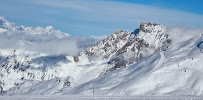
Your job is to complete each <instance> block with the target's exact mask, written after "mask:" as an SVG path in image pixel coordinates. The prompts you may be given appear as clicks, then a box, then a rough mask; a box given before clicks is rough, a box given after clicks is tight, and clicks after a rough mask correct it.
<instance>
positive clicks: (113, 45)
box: [85, 30, 130, 60]
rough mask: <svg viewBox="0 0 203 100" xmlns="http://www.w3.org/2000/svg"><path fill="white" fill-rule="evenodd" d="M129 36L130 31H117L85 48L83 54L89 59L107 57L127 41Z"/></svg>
mask: <svg viewBox="0 0 203 100" xmlns="http://www.w3.org/2000/svg"><path fill="white" fill-rule="evenodd" d="M129 37H130V32H127V31H122V30H121V31H117V32H115V33H114V34H112V35H111V36H109V37H107V38H106V39H104V40H103V41H101V42H100V43H99V44H97V45H96V46H94V47H91V48H89V49H87V50H86V51H85V55H87V56H88V58H89V59H90V60H96V59H95V58H98V57H103V58H105V59H109V58H111V57H112V56H113V55H114V54H115V53H116V52H117V51H118V50H119V49H121V48H122V47H123V46H124V45H125V44H126V43H127V41H128V38H129Z"/></svg>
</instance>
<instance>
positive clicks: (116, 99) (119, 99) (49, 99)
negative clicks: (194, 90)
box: [0, 96, 203, 100]
mask: <svg viewBox="0 0 203 100" xmlns="http://www.w3.org/2000/svg"><path fill="white" fill-rule="evenodd" d="M0 99H2V100H25V99H26V100H27V99H28V100H202V99H203V97H201V96H8V97H7V96H4V97H1V96H0Z"/></svg>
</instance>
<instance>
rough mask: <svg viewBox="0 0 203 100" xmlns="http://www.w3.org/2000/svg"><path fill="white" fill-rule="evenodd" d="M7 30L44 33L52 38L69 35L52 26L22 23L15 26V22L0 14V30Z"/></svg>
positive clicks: (33, 33) (32, 33)
mask: <svg viewBox="0 0 203 100" xmlns="http://www.w3.org/2000/svg"><path fill="white" fill-rule="evenodd" d="M6 30H8V31H22V32H25V33H26V34H30V35H45V36H49V37H53V38H64V37H67V36H70V35H69V34H67V33H64V32H61V31H60V30H55V29H54V28H53V27H52V26H47V27H45V28H44V27H25V26H23V25H20V26H17V25H15V23H12V22H9V21H8V20H6V19H5V18H4V17H1V16H0V32H5V31H6Z"/></svg>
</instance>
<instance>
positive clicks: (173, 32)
mask: <svg viewBox="0 0 203 100" xmlns="http://www.w3.org/2000/svg"><path fill="white" fill-rule="evenodd" d="M166 32H167V33H168V34H169V36H170V37H171V38H172V40H173V41H172V43H173V44H175V43H178V42H182V41H185V40H188V39H190V38H193V37H195V36H198V35H199V36H201V35H202V34H203V28H188V27H168V28H167V29H166Z"/></svg>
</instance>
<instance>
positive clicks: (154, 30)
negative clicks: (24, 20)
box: [0, 18, 203, 96]
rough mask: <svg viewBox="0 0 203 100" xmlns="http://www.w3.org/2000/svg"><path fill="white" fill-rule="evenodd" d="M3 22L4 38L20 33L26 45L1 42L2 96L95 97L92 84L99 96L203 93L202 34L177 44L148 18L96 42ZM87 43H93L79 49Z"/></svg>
mask: <svg viewBox="0 0 203 100" xmlns="http://www.w3.org/2000/svg"><path fill="white" fill-rule="evenodd" d="M0 25H1V26H0V29H1V30H0V36H1V39H2V40H0V41H3V42H4V43H10V42H8V41H11V40H15V39H16V37H17V39H16V41H17V44H21V45H18V47H15V46H14V45H12V44H13V43H15V42H16V41H15V42H11V43H10V44H11V46H10V47H9V46H5V45H3V44H2V42H1V43H0V47H1V48H0V77H1V78H0V91H1V92H0V93H1V94H2V95H92V92H93V88H94V89H95V90H94V92H95V95H116V96H118V95H203V91H202V90H203V87H202V86H201V84H202V82H203V78H202V76H201V74H203V72H202V71H201V69H203V68H202V62H201V59H202V58H203V53H202V52H201V50H202V48H203V47H202V44H203V43H202V41H203V39H202V37H201V35H200V34H199V35H198V36H194V37H191V38H190V39H188V40H185V41H181V42H178V43H175V44H173V38H171V37H170V34H169V33H167V31H166V27H165V26H163V25H160V24H154V23H150V22H143V23H141V24H140V27H139V28H138V29H136V30H135V31H133V32H128V31H122V30H121V31H117V32H115V33H114V34H112V35H110V36H108V37H107V38H106V39H104V40H102V41H101V42H99V43H98V44H97V45H95V46H91V45H87V43H91V42H95V41H94V39H93V40H91V39H88V42H86V43H85V42H84V41H86V40H82V38H79V39H78V38H77V39H78V40H79V41H76V40H74V39H70V38H73V37H71V36H70V35H66V33H63V32H60V31H56V30H54V29H53V28H52V27H46V28H42V27H38V28H28V27H23V26H15V24H14V23H10V22H8V21H7V20H5V18H1V24H0ZM18 35H22V36H23V37H22V36H20V37H18ZM39 35H40V36H39ZM45 37H46V38H45ZM67 39H68V40H67ZM81 41H82V42H81ZM67 42H68V43H69V42H70V44H71V45H70V44H69V45H67V44H66V43H67ZM47 43H51V45H50V44H47ZM77 43H80V44H77ZM42 44H43V45H42ZM61 44H62V47H63V48H61V47H60V46H58V45H61ZM73 44H74V45H73ZM82 44H83V45H86V46H82V47H84V48H86V47H87V46H90V47H89V48H87V49H86V50H84V51H81V52H80V53H79V52H76V53H75V51H77V49H81V48H76V47H77V46H79V47H80V46H81V45H82ZM92 44H95V43H92ZM52 45H54V46H52ZM33 46H34V47H35V48H33ZM66 46H67V47H66ZM38 47H40V48H43V49H39V48H38ZM30 48H31V49H30ZM36 48H37V50H36ZM53 48H54V49H53ZM66 48H68V49H66ZM63 49H65V50H63ZM50 50H51V51H50ZM52 50H53V51H52ZM47 52H49V53H47ZM58 52H63V53H58ZM64 52H65V53H64ZM66 52H71V53H74V54H73V55H71V54H70V53H66ZM77 54H79V55H77Z"/></svg>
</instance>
